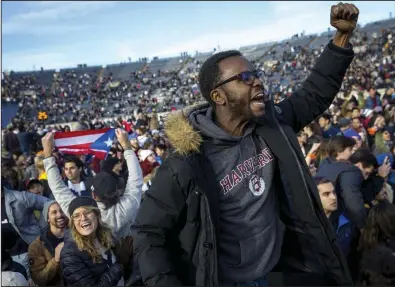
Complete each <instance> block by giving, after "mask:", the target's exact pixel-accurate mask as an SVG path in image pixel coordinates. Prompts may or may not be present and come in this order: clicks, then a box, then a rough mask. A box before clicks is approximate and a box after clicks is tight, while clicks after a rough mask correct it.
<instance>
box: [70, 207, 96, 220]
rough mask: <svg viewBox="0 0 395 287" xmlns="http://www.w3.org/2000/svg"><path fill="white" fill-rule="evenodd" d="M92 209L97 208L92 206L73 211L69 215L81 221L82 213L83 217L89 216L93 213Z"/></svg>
mask: <svg viewBox="0 0 395 287" xmlns="http://www.w3.org/2000/svg"><path fill="white" fill-rule="evenodd" d="M94 210H97V208H94V207H92V208H89V209H86V210H84V211H82V212H77V213H74V214H73V215H71V218H72V219H73V220H74V221H81V219H82V215H84V217H90V216H91V215H92V214H93V211H94Z"/></svg>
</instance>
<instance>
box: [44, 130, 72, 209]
mask: <svg viewBox="0 0 395 287" xmlns="http://www.w3.org/2000/svg"><path fill="white" fill-rule="evenodd" d="M54 135H55V134H54V133H53V132H49V133H47V134H46V135H45V136H44V137H43V138H42V140H41V141H42V144H43V149H44V157H45V159H44V161H43V162H44V168H45V172H46V173H47V177H48V185H49V188H50V189H51V191H52V194H53V196H54V198H55V200H56V201H57V202H58V203H59V205H60V207H61V208H62V210H63V212H64V213H65V214H66V215H67V216H68V217H70V215H69V212H68V210H69V205H70V202H71V201H72V200H73V199H74V198H75V197H76V196H75V195H74V194H73V193H72V192H71V190H70V188H69V187H68V186H67V185H66V184H65V183H64V182H63V180H62V177H61V176H60V173H59V168H58V165H57V164H56V160H55V158H54V157H53V156H52V150H53V148H54Z"/></svg>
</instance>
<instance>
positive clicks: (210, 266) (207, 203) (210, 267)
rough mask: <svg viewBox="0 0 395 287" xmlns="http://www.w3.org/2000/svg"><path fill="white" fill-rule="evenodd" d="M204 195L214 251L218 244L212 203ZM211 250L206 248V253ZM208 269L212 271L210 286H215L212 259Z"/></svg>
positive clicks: (209, 261)
mask: <svg viewBox="0 0 395 287" xmlns="http://www.w3.org/2000/svg"><path fill="white" fill-rule="evenodd" d="M203 197H204V201H205V203H206V206H207V209H208V220H209V223H210V237H211V238H210V239H211V241H213V242H212V244H213V249H212V250H211V253H213V252H214V250H215V251H216V246H215V240H216V239H215V234H214V232H213V221H212V219H211V211H210V205H209V202H208V199H207V197H206V195H204V194H203ZM209 252H210V251H209V250H207V249H206V254H208V255H209ZM210 257H211V258H213V257H214V255H211V256H210ZM209 259H210V258H209ZM208 269H209V271H210V281H211V282H210V283H211V284H209V286H215V279H214V268H213V264H212V262H211V260H208Z"/></svg>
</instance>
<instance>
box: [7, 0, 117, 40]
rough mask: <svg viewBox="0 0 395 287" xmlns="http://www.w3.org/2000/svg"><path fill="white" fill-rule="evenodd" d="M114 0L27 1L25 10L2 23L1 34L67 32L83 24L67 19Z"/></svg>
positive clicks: (99, 8)
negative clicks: (104, 0)
mask: <svg viewBox="0 0 395 287" xmlns="http://www.w3.org/2000/svg"><path fill="white" fill-rule="evenodd" d="M115 2H116V1H111V2H100V1H85V2H76V1H66V2H62V1H59V2H57V1H48V2H46V1H39V2H33V3H29V2H26V3H27V5H26V7H27V8H29V9H28V10H27V11H25V12H21V13H18V14H15V15H13V16H11V17H10V18H9V19H8V20H6V21H4V22H3V23H2V25H3V27H2V28H3V29H2V33H3V34H33V35H42V34H51V33H67V32H73V31H78V30H81V29H83V28H84V26H81V25H76V24H71V23H67V25H66V24H64V23H65V21H66V20H68V19H75V18H78V17H83V16H86V15H87V14H88V13H93V12H95V11H97V10H101V9H104V8H108V7H111V6H113V5H114V4H115Z"/></svg>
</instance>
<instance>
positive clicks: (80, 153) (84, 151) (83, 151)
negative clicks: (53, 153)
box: [59, 149, 91, 155]
mask: <svg viewBox="0 0 395 287" xmlns="http://www.w3.org/2000/svg"><path fill="white" fill-rule="evenodd" d="M59 151H60V152H61V153H63V154H75V155H82V154H84V155H88V154H90V153H91V152H90V150H89V149H87V150H59Z"/></svg>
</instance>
